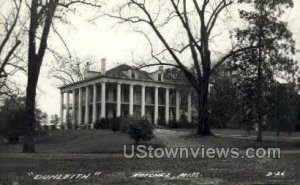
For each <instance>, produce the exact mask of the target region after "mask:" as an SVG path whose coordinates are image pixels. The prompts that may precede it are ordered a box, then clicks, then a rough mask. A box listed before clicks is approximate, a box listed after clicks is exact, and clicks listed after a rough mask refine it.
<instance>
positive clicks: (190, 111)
mask: <svg viewBox="0 0 300 185" xmlns="http://www.w3.org/2000/svg"><path fill="white" fill-rule="evenodd" d="M187 120H188V122H189V123H190V122H191V121H192V95H191V93H190V92H189V93H188V116H187Z"/></svg>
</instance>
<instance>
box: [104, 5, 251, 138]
mask: <svg viewBox="0 0 300 185" xmlns="http://www.w3.org/2000/svg"><path fill="white" fill-rule="evenodd" d="M232 4H233V0H215V1H212V0H202V1H198V0H190V1H187V0H167V1H145V0H127V2H126V3H123V4H122V5H121V6H120V7H119V8H118V10H117V11H116V13H107V14H106V15H107V16H109V17H112V18H117V19H119V20H120V21H121V23H124V22H127V23H131V24H143V25H145V26H146V27H144V28H146V29H147V28H148V29H150V30H152V33H154V35H155V36H156V38H157V39H158V40H159V41H160V43H161V45H162V48H163V50H162V51H158V52H154V50H153V48H152V46H153V43H154V41H153V38H152V37H150V36H149V34H148V33H146V32H144V31H141V30H137V31H138V32H139V33H142V34H143V35H144V36H145V37H146V39H147V40H148V41H149V44H150V45H151V55H152V57H153V59H154V60H152V62H151V63H150V64H147V65H145V66H154V65H166V66H172V67H176V68H179V69H180V70H181V71H182V72H183V73H184V75H185V77H186V78H187V80H188V81H189V83H190V84H191V86H192V87H193V89H194V90H195V91H196V92H197V102H198V103H197V104H198V127H197V134H199V135H210V134H211V132H210V128H209V124H208V88H209V82H210V76H211V74H212V73H213V72H214V71H215V70H216V69H217V68H218V66H220V65H221V64H222V63H223V62H224V61H226V60H227V59H229V58H230V57H231V56H232V55H233V54H236V53H239V52H243V51H245V50H247V49H249V48H255V47H256V46H255V45H251V43H250V44H249V45H248V46H245V47H244V48H239V49H236V50H235V49H233V50H230V51H229V52H227V53H225V54H224V55H223V56H222V57H220V58H219V59H218V60H217V61H212V55H213V53H212V51H211V39H212V37H213V34H212V33H213V31H214V29H215V25H216V22H217V21H218V20H219V19H220V15H221V14H222V13H223V12H224V11H226V10H228V7H229V6H230V5H232ZM164 28H165V29H169V30H168V31H166V30H164ZM176 29H180V30H181V32H183V33H184V34H181V35H180V36H179V35H177V38H176V39H174V38H172V39H170V38H169V36H170V35H172V33H173V32H176ZM174 40H175V41H178V40H180V42H181V44H174V42H175V41H174ZM175 43H176V42H175ZM183 53H185V54H187V55H189V57H188V58H189V59H188V60H187V59H186V58H185V59H183V57H182V56H181V54H183ZM166 55H167V58H168V59H169V60H166V58H164V56H166ZM187 61H192V64H191V63H189V62H187ZM191 66H194V67H193V68H191Z"/></svg>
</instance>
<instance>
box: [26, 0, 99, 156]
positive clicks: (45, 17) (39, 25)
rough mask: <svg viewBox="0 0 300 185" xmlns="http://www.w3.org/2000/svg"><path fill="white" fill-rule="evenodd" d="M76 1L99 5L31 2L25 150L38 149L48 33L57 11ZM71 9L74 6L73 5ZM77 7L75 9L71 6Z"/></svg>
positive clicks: (54, 0) (49, 0)
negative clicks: (38, 109)
mask: <svg viewBox="0 0 300 185" xmlns="http://www.w3.org/2000/svg"><path fill="white" fill-rule="evenodd" d="M75 4H84V5H91V6H97V7H100V6H99V5H98V4H97V0H94V1H88V0H39V1H37V0H32V1H31V5H29V12H30V25H29V33H28V35H29V40H28V42H29V45H28V79H27V88H26V106H25V111H26V119H25V130H24V132H25V134H24V146H23V152H30V153H32V152H35V147H34V138H33V131H34V127H35V120H36V119H35V113H34V110H35V100H36V88H37V84H38V79H39V74H40V69H41V66H42V63H43V59H44V56H45V53H46V49H47V42H48V36H49V33H50V30H51V25H52V23H53V19H54V18H62V17H63V16H64V15H56V14H55V13H57V14H59V13H61V12H63V11H64V9H70V7H71V6H73V5H75ZM70 10H71V9H70ZM72 11H74V10H72Z"/></svg>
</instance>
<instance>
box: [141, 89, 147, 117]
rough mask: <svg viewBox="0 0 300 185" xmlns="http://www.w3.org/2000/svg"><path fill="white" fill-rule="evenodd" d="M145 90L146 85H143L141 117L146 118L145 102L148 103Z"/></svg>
mask: <svg viewBox="0 0 300 185" xmlns="http://www.w3.org/2000/svg"><path fill="white" fill-rule="evenodd" d="M145 88H146V86H145V85H142V96H141V98H142V102H141V117H144V116H145V104H146V103H145V102H146V96H145V93H146V91H145Z"/></svg>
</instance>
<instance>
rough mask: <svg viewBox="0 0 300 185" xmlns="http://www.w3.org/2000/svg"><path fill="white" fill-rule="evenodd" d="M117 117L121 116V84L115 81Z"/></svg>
mask: <svg viewBox="0 0 300 185" xmlns="http://www.w3.org/2000/svg"><path fill="white" fill-rule="evenodd" d="M117 117H121V84H120V83H117Z"/></svg>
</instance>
